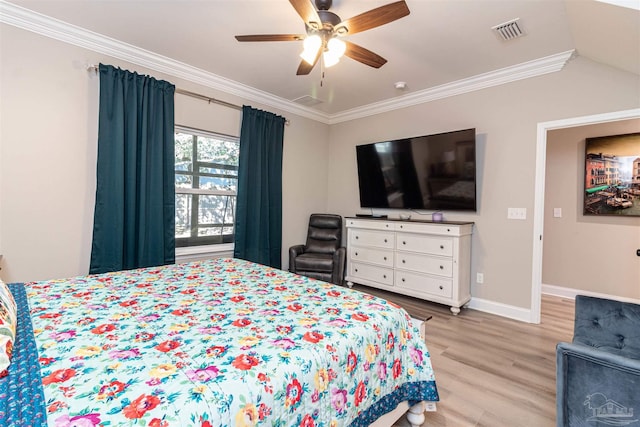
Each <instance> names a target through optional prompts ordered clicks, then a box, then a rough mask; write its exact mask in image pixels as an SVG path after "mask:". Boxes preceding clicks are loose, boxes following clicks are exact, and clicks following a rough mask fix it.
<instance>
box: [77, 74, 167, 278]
mask: <svg viewBox="0 0 640 427" xmlns="http://www.w3.org/2000/svg"><path fill="white" fill-rule="evenodd" d="M99 73H100V107H99V124H98V164H97V188H96V206H95V212H94V224H93V242H92V248H91V266H90V270H89V271H90V273H92V274H93V273H104V272H108V271H117V270H128V269H132V268H139V267H150V266H155V265H162V264H171V263H173V262H174V260H175V187H174V185H175V184H174V180H175V178H174V173H175V172H174V162H175V160H174V150H175V148H174V103H173V96H174V92H175V86H174V85H172V84H171V83H169V82H166V81H162V80H156V79H154V78H152V77H149V76H144V75H140V74H137V73H132V72H129V71H126V70H122V69H120V68H114V67H112V66H110V65H103V64H100V67H99Z"/></svg>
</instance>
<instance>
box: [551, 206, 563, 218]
mask: <svg viewBox="0 0 640 427" xmlns="http://www.w3.org/2000/svg"><path fill="white" fill-rule="evenodd" d="M553 217H554V218H562V208H553Z"/></svg>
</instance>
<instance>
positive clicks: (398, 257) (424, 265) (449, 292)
mask: <svg viewBox="0 0 640 427" xmlns="http://www.w3.org/2000/svg"><path fill="white" fill-rule="evenodd" d="M346 224H347V252H348V253H347V275H346V280H347V285H348V286H349V287H351V286H353V283H354V282H355V283H359V284H362V285H366V286H372V287H375V288H379V289H384V290H387V291H391V292H396V293H399V294H404V295H410V296H413V297H417V298H421V299H424V300H428V301H433V302H437V303H441V304H446V305H449V306H451V311H452V312H453V314H458V313H459V312H460V307H462V306H463V305H464V304H466V303H467V302H469V300H470V299H471V277H470V276H471V275H470V271H471V233H472V232H473V222H430V221H399V220H390V219H368V218H367V219H362V218H347V219H346Z"/></svg>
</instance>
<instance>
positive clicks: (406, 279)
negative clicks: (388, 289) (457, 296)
mask: <svg viewBox="0 0 640 427" xmlns="http://www.w3.org/2000/svg"><path fill="white" fill-rule="evenodd" d="M395 285H396V287H398V288H405V289H411V290H412V291H416V292H422V293H428V294H432V295H438V296H441V297H446V298H451V296H452V292H451V291H452V289H453V287H452V283H451V280H449V279H438V278H436V277H430V276H423V275H421V274H416V273H411V272H408V271H396V278H395Z"/></svg>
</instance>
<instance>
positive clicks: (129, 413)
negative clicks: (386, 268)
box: [25, 259, 438, 427]
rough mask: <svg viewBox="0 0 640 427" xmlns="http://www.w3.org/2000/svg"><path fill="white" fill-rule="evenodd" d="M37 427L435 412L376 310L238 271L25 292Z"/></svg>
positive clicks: (423, 353)
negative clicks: (42, 412) (40, 394)
mask: <svg viewBox="0 0 640 427" xmlns="http://www.w3.org/2000/svg"><path fill="white" fill-rule="evenodd" d="M25 287H26V291H27V295H28V301H29V305H30V309H31V318H32V323H33V330H34V334H35V339H36V344H37V346H38V354H39V357H40V359H39V360H40V367H41V374H42V383H43V386H44V398H45V404H46V406H47V420H48V424H49V426H56V427H65V426H120V425H131V426H150V427H168V426H254V425H255V426H258V425H264V426H293V425H295V426H298V425H300V426H330V427H336V426H343V425H344V426H346V425H368V424H369V423H370V422H372V421H373V420H374V419H375V418H377V417H378V416H379V415H381V414H382V413H384V412H386V411H388V410H391V409H393V408H394V407H395V405H396V404H397V403H398V402H400V401H402V400H411V401H419V400H430V401H435V400H438V395H437V391H436V386H435V381H434V375H433V372H432V369H431V364H430V360H429V356H428V352H427V349H426V347H425V345H424V342H423V341H422V340H421V339H420V337H419V333H418V331H417V329H415V328H414V327H413V326H411V322H410V319H409V317H408V315H407V314H406V312H405V311H404V310H402V309H399V308H398V307H397V306H394V305H392V304H391V303H388V302H387V301H385V300H383V299H378V298H375V297H373V296H369V295H366V294H362V293H360V292H357V291H352V290H349V289H346V288H342V287H338V286H334V285H330V284H327V283H324V282H321V281H316V280H313V279H308V278H305V277H300V276H296V275H293V274H291V273H288V272H285V271H281V270H276V269H271V268H268V267H264V266H260V265H257V264H253V263H249V262H246V261H241V260H237V259H216V260H209V261H204V262H195V263H189V264H180V265H172V266H165V267H157V268H147V269H139V270H132V271H125V272H118V273H109V274H102V275H95V276H83V277H78V278H74V279H68V280H54V281H45V282H36V283H27V284H25Z"/></svg>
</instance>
